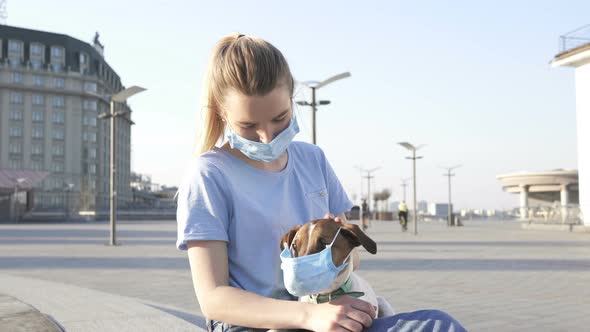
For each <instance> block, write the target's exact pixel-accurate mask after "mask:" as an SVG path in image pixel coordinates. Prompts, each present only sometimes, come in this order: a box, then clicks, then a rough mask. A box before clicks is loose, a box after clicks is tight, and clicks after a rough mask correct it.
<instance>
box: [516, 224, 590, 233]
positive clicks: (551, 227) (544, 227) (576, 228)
mask: <svg viewBox="0 0 590 332" xmlns="http://www.w3.org/2000/svg"><path fill="white" fill-rule="evenodd" d="M521 227H522V229H528V230H541V231H566V232H576V233H590V227H588V226H585V225H574V224H542V223H527V222H524V223H522V224H521Z"/></svg>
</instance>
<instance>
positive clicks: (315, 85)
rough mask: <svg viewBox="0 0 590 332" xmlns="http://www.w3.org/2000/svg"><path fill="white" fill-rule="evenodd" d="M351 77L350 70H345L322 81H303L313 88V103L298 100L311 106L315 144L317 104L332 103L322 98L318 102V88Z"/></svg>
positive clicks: (302, 104) (304, 104) (300, 103)
mask: <svg viewBox="0 0 590 332" xmlns="http://www.w3.org/2000/svg"><path fill="white" fill-rule="evenodd" d="M347 77H350V73H349V72H345V73H342V74H338V75H335V76H332V77H330V78H328V79H326V80H323V81H321V82H318V81H307V82H302V84H303V85H305V86H306V87H308V88H310V89H311V104H310V103H308V102H306V101H298V102H297V105H301V106H311V113H312V115H311V119H312V139H313V144H316V121H315V118H316V111H317V106H318V105H320V106H321V105H328V104H330V101H329V100H320V101H319V102H316V90H317V89H319V88H321V87H323V86H326V85H328V84H330V83H332V82H335V81H337V80H341V79H343V78H347Z"/></svg>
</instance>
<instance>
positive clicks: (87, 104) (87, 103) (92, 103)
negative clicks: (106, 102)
mask: <svg viewBox="0 0 590 332" xmlns="http://www.w3.org/2000/svg"><path fill="white" fill-rule="evenodd" d="M97 107H98V103H97V102H96V100H90V99H84V101H82V109H85V110H90V111H96V109H97Z"/></svg>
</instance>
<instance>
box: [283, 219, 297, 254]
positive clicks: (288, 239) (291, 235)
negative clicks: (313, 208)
mask: <svg viewBox="0 0 590 332" xmlns="http://www.w3.org/2000/svg"><path fill="white" fill-rule="evenodd" d="M300 228H301V225H297V226H295V227H293V228H292V229H291V230H290V231H289V232H287V234H285V235H283V238H281V250H283V249H285V248H288V247H290V246H291V242H293V238H294V237H295V234H297V231H298V230H299V229H300Z"/></svg>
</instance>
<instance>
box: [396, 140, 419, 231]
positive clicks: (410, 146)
mask: <svg viewBox="0 0 590 332" xmlns="http://www.w3.org/2000/svg"><path fill="white" fill-rule="evenodd" d="M398 144H399V145H401V146H403V147H404V148H406V149H408V150H409V151H411V152H412V156H411V157H406V159H412V161H413V162H412V167H413V182H414V235H418V215H417V211H416V210H417V209H416V160H417V159H421V158H422V157H421V156H420V157H416V151H417V150H418V149H420V148H421V147H423V146H424V145H419V146H414V145H412V144H410V143H408V142H400V143H398Z"/></svg>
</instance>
